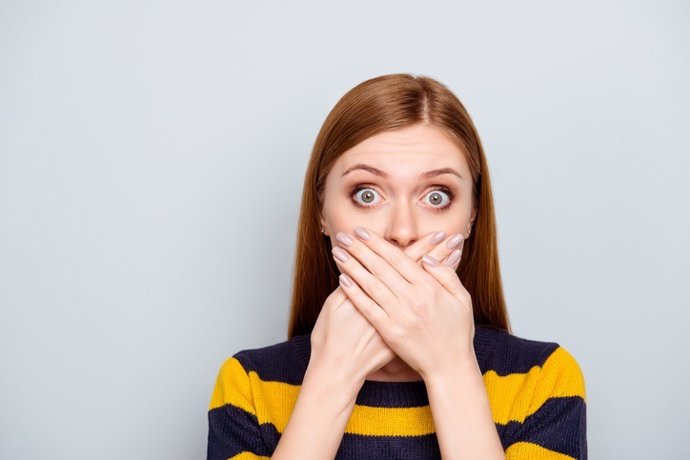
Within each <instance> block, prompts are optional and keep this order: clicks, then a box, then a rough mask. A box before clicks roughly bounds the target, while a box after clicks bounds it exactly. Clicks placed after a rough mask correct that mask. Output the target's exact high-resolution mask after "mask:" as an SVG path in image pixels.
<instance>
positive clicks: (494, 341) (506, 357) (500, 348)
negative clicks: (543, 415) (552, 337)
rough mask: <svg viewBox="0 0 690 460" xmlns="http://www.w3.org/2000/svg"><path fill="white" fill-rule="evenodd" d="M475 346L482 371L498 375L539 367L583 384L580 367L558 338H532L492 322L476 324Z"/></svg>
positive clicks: (545, 374)
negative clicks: (550, 339)
mask: <svg viewBox="0 0 690 460" xmlns="http://www.w3.org/2000/svg"><path fill="white" fill-rule="evenodd" d="M475 350H476V351H477V357H478V361H479V365H480V368H481V370H482V373H486V372H490V371H493V372H495V373H496V374H498V375H499V376H505V375H509V374H517V373H519V374H526V373H529V372H530V371H532V372H535V371H539V372H540V373H541V374H543V375H542V377H543V376H547V375H548V376H551V375H553V376H558V377H559V378H560V379H562V380H563V379H566V380H571V381H572V383H573V384H574V385H582V386H583V385H584V379H583V376H582V370H581V368H580V365H579V363H578V361H577V360H576V359H575V357H574V356H573V354H572V353H570V351H569V350H568V349H567V348H566V347H564V346H562V345H561V344H560V343H559V342H557V341H548V340H534V339H530V338H526V337H522V336H519V335H515V334H512V333H509V332H507V331H505V330H502V329H498V328H495V327H491V326H477V328H476V331H475Z"/></svg>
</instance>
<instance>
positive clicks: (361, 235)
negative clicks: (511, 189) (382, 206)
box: [355, 227, 369, 240]
mask: <svg viewBox="0 0 690 460" xmlns="http://www.w3.org/2000/svg"><path fill="white" fill-rule="evenodd" d="M355 235H357V236H358V237H359V238H360V239H363V240H368V239H369V232H367V231H366V230H364V229H363V228H362V227H355Z"/></svg>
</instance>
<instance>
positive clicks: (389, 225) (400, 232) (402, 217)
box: [384, 203, 419, 248]
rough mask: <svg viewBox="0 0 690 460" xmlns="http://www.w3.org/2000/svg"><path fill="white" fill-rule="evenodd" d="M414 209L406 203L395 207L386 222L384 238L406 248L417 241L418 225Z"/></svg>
mask: <svg viewBox="0 0 690 460" xmlns="http://www.w3.org/2000/svg"><path fill="white" fill-rule="evenodd" d="M416 219H417V218H416V216H415V215H414V212H413V210H412V209H410V207H409V206H407V205H406V204H404V203H398V204H397V205H395V206H393V207H392V209H391V213H390V215H389V216H388V222H386V230H385V232H384V237H385V238H386V239H387V240H388V241H389V242H391V243H393V244H395V245H397V246H399V247H401V248H406V247H407V246H409V245H410V244H412V243H414V242H415V241H417V238H418V237H419V235H418V225H417V221H416Z"/></svg>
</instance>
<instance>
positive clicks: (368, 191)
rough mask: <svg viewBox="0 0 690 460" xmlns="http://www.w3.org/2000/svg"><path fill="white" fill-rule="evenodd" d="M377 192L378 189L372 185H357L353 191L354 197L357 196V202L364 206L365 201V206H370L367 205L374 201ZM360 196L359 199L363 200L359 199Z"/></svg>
mask: <svg viewBox="0 0 690 460" xmlns="http://www.w3.org/2000/svg"><path fill="white" fill-rule="evenodd" d="M376 194H377V192H376V190H374V189H372V188H370V187H357V188H356V189H355V190H354V191H353V193H352V195H353V197H354V198H355V203H356V204H358V205H360V206H362V204H361V203H363V204H364V206H365V207H368V206H367V205H369V204H371V203H372V202H373V201H374V197H375V196H376ZM358 196H359V197H360V198H359V200H361V201H359V200H357V197H358Z"/></svg>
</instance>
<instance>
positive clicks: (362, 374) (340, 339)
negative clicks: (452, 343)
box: [309, 232, 462, 391]
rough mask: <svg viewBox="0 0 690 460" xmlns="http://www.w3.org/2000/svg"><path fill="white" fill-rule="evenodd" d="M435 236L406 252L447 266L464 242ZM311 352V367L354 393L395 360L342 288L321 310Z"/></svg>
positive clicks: (456, 264)
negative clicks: (452, 242) (449, 241)
mask: <svg viewBox="0 0 690 460" xmlns="http://www.w3.org/2000/svg"><path fill="white" fill-rule="evenodd" d="M435 233H436V232H431V233H429V234H428V235H426V236H424V237H423V238H420V239H419V240H417V241H415V242H414V243H413V244H412V245H410V246H408V247H407V248H405V253H406V254H407V255H408V256H410V257H411V258H412V259H413V260H415V261H416V262H417V263H419V264H421V259H422V257H423V256H424V255H425V254H428V255H430V256H431V257H434V258H435V259H436V260H439V261H444V263H445V259H446V258H447V257H448V255H449V254H450V253H451V252H453V251H454V250H455V248H456V247H457V248H459V249H462V243H460V244H459V245H457V246H454V247H451V248H448V247H447V245H446V243H447V242H448V240H449V239H450V237H444V238H443V239H442V240H441V241H440V242H434V239H433V237H434V235H435ZM451 236H452V235H451ZM436 241H438V239H437V240H436ZM459 263H460V261H458V262H456V263H455V264H453V268H454V269H457V266H458V265H459ZM311 350H312V351H311V358H310V361H309V366H310V368H311V367H312V366H314V367H316V368H318V369H320V370H322V371H324V372H325V373H326V374H328V375H330V376H331V377H334V378H336V379H337V380H338V381H339V382H344V383H349V384H351V385H352V387H353V391H354V389H357V390H358V389H359V388H360V387H361V385H362V384H363V383H364V380H365V379H366V376H367V375H369V374H371V373H372V372H374V371H377V370H379V369H380V368H381V367H383V366H385V365H386V364H388V362H390V361H391V360H392V359H393V358H394V357H395V353H394V352H393V351H392V350H391V349H390V348H389V347H388V345H386V343H385V342H384V341H383V339H382V338H381V336H380V335H379V333H378V331H377V330H376V329H375V328H374V327H373V326H372V325H371V324H370V323H369V321H368V320H367V319H366V318H365V317H364V316H363V315H362V314H361V313H360V312H359V310H357V308H356V307H355V306H354V305H353V304H352V303H351V302H350V300H349V299H348V298H347V295H346V294H345V293H344V292H343V290H342V288H341V287H340V286H338V287H337V288H336V289H335V290H334V291H333V292H332V293H331V294H330V295H329V296H328V297H327V298H326V301H325V302H324V304H323V306H322V308H321V312H320V313H319V316H318V318H317V320H316V324H315V325H314V329H313V331H312V334H311Z"/></svg>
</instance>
